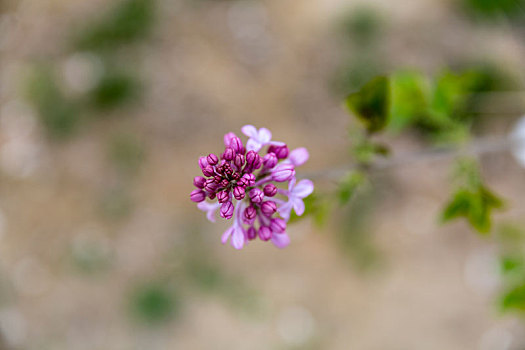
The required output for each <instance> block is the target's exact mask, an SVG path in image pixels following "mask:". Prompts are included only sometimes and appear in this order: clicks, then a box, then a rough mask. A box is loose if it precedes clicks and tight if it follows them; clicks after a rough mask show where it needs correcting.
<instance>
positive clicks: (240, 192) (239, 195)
mask: <svg viewBox="0 0 525 350" xmlns="http://www.w3.org/2000/svg"><path fill="white" fill-rule="evenodd" d="M245 194H246V191H245V190H244V187H242V186H237V187H235V188H234V189H233V196H234V197H235V199H237V200H239V201H240V200H241V199H243V198H244V196H245Z"/></svg>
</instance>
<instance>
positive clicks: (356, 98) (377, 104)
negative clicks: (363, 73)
mask: <svg viewBox="0 0 525 350" xmlns="http://www.w3.org/2000/svg"><path fill="white" fill-rule="evenodd" d="M389 90H390V88H389V81H388V78H386V77H376V78H374V79H372V80H371V81H369V82H368V83H366V84H365V85H364V86H363V87H362V88H361V90H359V91H358V92H355V93H353V94H350V95H349V96H348V97H347V98H346V101H345V102H346V107H347V108H348V109H349V110H350V111H351V112H353V113H354V114H355V116H356V117H357V118H358V119H359V120H360V121H361V122H362V123H363V124H364V126H365V128H366V130H367V132H368V133H369V134H373V133H375V132H378V131H381V130H382V129H383V128H384V127H385V125H386V123H387V121H388V113H389V106H390V104H389V95H390V92H389Z"/></svg>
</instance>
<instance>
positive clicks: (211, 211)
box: [197, 202, 220, 222]
mask: <svg viewBox="0 0 525 350" xmlns="http://www.w3.org/2000/svg"><path fill="white" fill-rule="evenodd" d="M219 206H220V204H219V203H213V204H211V203H207V202H200V203H198V204H197V208H199V209H200V210H202V211H205V212H206V217H207V218H208V220H210V221H211V222H215V212H216V211H217V209H218V208H219Z"/></svg>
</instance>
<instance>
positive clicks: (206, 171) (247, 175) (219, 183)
mask: <svg viewBox="0 0 525 350" xmlns="http://www.w3.org/2000/svg"><path fill="white" fill-rule="evenodd" d="M242 132H243V133H244V134H245V135H246V136H248V137H249V139H248V142H247V143H246V146H244V144H243V143H242V140H241V139H240V138H239V137H237V135H235V134H234V133H232V132H230V133H228V134H226V135H224V145H225V149H224V152H223V153H222V154H221V155H220V157H219V156H217V155H215V154H213V153H210V154H208V156H206V157H201V158H200V159H199V166H200V168H201V170H202V175H203V176H196V177H195V178H194V179H193V184H194V185H195V187H196V188H197V189H195V190H193V191H192V192H191V194H190V198H191V200H192V201H194V202H197V203H199V204H198V205H197V207H198V208H199V209H200V210H202V211H205V212H207V217H208V219H209V220H210V221H212V222H215V213H216V212H217V210H218V211H219V215H220V216H221V217H223V218H225V219H228V220H230V219H232V220H233V224H232V226H231V227H229V228H228V229H227V230H226V231H225V232H224V234H223V235H222V243H223V244H224V243H226V242H227V241H228V239H230V238H231V244H232V246H233V247H235V248H236V249H241V248H242V247H243V246H244V244H245V243H247V242H248V241H250V240H254V239H256V238H257V237H259V239H261V240H263V241H269V240H271V241H272V242H273V244H275V245H276V246H277V247H279V248H284V247H286V246H287V245H288V244H289V243H290V238H289V237H288V235H287V233H286V223H287V222H288V220H289V219H290V214H291V211H292V209H293V210H294V211H295V213H296V214H297V215H302V214H303V213H304V203H303V198H305V197H307V196H308V195H310V194H311V193H312V191H313V189H314V185H313V183H312V181H310V180H301V181H299V182H297V180H296V178H295V168H296V167H298V166H299V165H301V164H303V163H305V162H306V161H307V160H308V151H307V150H306V148H297V149H295V150H293V151H291V152H290V151H289V149H288V146H287V145H286V144H285V143H283V142H277V141H272V133H271V132H270V131H269V130H268V129H265V128H261V129H259V130H257V129H256V128H255V127H254V126H252V125H246V126H244V127H243V128H242ZM266 146H267V147H266ZM263 148H266V152H263V151H262V150H263ZM264 153H266V154H264ZM286 182H288V186H287V188H286V189H281V188H278V187H277V186H276V185H278V184H286ZM279 197H282V198H279ZM206 198H208V199H210V200H212V202H206ZM283 198H284V199H283Z"/></svg>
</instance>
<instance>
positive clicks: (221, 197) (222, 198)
mask: <svg viewBox="0 0 525 350" xmlns="http://www.w3.org/2000/svg"><path fill="white" fill-rule="evenodd" d="M228 199H230V195H229V194H228V192H226V191H220V192H217V200H218V201H219V203H224V202H226V201H227V200H228Z"/></svg>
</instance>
